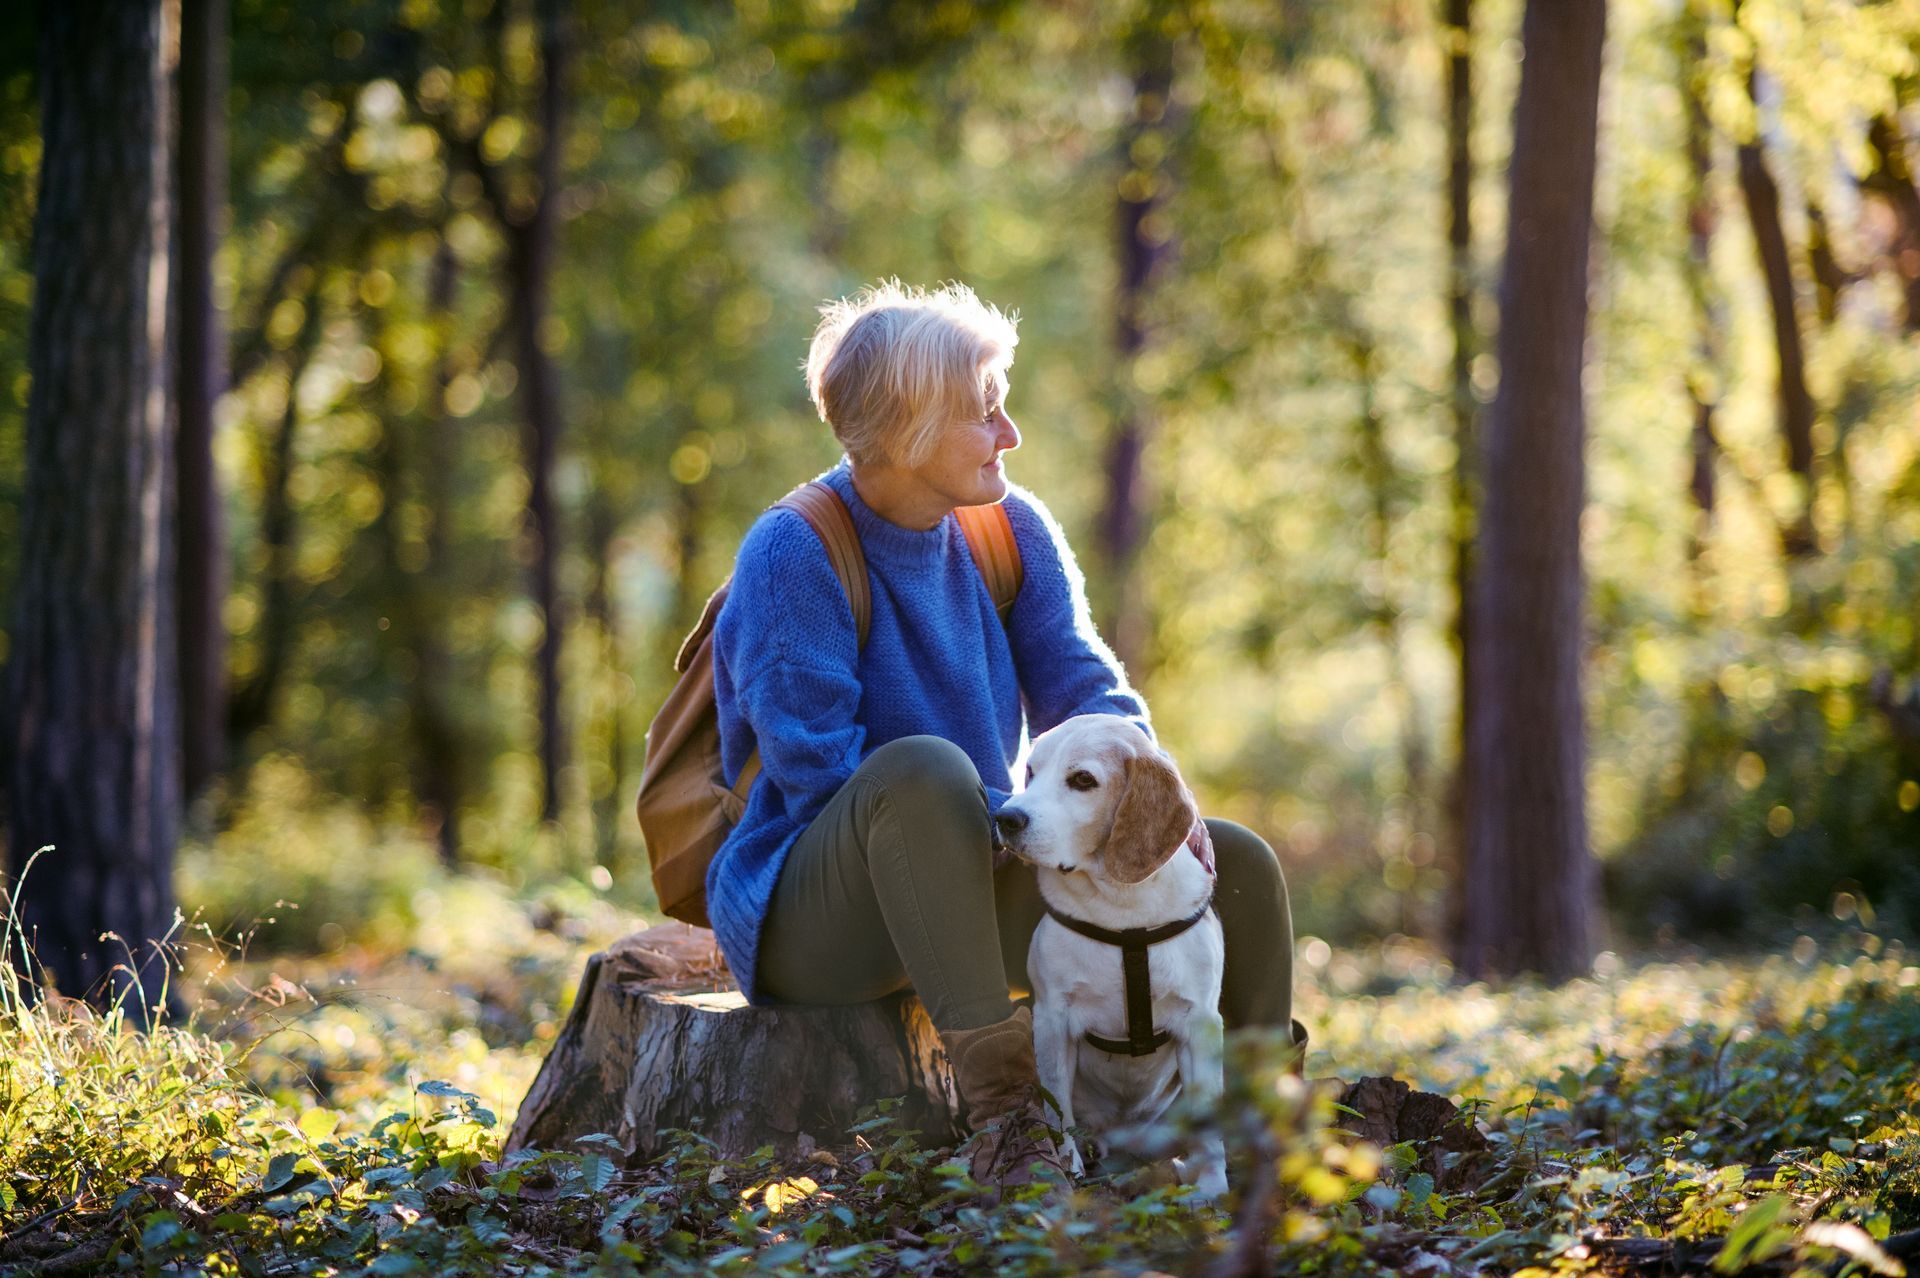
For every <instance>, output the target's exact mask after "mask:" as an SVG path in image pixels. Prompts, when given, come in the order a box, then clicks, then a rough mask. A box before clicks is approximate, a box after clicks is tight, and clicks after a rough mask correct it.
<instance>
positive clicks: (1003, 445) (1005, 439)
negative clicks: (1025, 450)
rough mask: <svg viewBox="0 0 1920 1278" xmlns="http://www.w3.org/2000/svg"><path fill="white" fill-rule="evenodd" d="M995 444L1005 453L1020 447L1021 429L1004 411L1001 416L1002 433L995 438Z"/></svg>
mask: <svg viewBox="0 0 1920 1278" xmlns="http://www.w3.org/2000/svg"><path fill="white" fill-rule="evenodd" d="M993 442H994V446H995V447H997V448H998V449H999V450H1000V451H1001V452H1003V453H1004V452H1009V451H1011V450H1012V449H1015V448H1018V447H1020V428H1019V427H1018V426H1015V425H1014V424H1013V418H1011V417H1009V416H1007V415H1006V413H1005V412H1004V411H1003V412H1002V413H1001V414H1000V433H999V434H998V435H995V436H994V437H993Z"/></svg>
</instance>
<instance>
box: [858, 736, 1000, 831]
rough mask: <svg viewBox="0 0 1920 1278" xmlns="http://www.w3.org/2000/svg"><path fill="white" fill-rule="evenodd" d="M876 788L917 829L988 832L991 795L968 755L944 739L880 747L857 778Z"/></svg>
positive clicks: (915, 739)
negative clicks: (955, 825)
mask: <svg viewBox="0 0 1920 1278" xmlns="http://www.w3.org/2000/svg"><path fill="white" fill-rule="evenodd" d="M856 775H858V776H861V777H865V778H866V779H868V780H870V781H872V782H874V783H876V784H877V785H878V786H879V787H880V789H881V790H882V791H883V792H884V793H885V794H886V796H887V798H888V800H889V801H890V802H891V803H892V804H893V806H894V807H895V808H896V809H897V810H898V811H899V812H901V813H903V814H905V815H906V816H908V817H909V818H910V819H911V820H912V821H914V822H915V823H921V822H928V821H947V820H959V821H964V822H966V823H967V824H969V825H973V824H978V825H979V827H980V830H981V832H982V834H983V835H984V834H985V832H986V829H987V792H986V787H985V786H983V785H982V784H981V782H980V772H979V770H978V769H977V768H975V767H974V766H973V760H972V759H970V758H968V757H967V752H966V751H965V750H962V749H961V748H960V747H959V746H957V745H955V744H954V743H953V742H951V741H948V740H946V739H945V738H944V737H933V736H915V737H899V738H897V739H895V740H893V741H889V742H887V743H886V744H885V745H883V746H880V747H879V748H878V749H876V750H875V751H874V752H873V753H872V754H870V755H868V756H867V757H866V760H865V761H864V762H862V763H861V765H860V768H859V771H858V773H857V774H856Z"/></svg>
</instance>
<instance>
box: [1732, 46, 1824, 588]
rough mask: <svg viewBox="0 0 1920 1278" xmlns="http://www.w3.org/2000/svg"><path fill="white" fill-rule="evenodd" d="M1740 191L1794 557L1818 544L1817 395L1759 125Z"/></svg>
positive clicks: (1784, 533)
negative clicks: (1767, 338)
mask: <svg viewBox="0 0 1920 1278" xmlns="http://www.w3.org/2000/svg"><path fill="white" fill-rule="evenodd" d="M1758 78H1759V72H1758V71H1757V70H1756V71H1749V72H1748V74H1747V96H1748V97H1749V98H1750V99H1751V100H1752V102H1753V109H1754V112H1755V114H1756V115H1757V114H1758V113H1759V111H1760V95H1759V92H1758V88H1757V81H1758ZM1738 156H1739V171H1740V194H1741V197H1742V198H1743V199H1745V201H1746V205H1747V219H1748V221H1749V222H1750V223H1751V224H1752V226H1753V246H1754V249H1755V251H1756V252H1757V253H1758V254H1759V257H1760V272H1761V274H1762V275H1763V276H1764V277H1765V279H1766V284H1767V304H1768V307H1769V309H1770V312H1771V314H1772V316H1773V346H1774V351H1775V354H1776V356H1777V358H1778V363H1779V369H1780V381H1779V414H1780V438H1781V442H1782V443H1783V444H1784V445H1785V446H1786V453H1787V469H1788V471H1789V472H1791V473H1792V475H1793V478H1794V489H1795V493H1796V504H1797V505H1798V509H1796V510H1794V511H1791V512H1789V514H1788V517H1787V520H1786V521H1785V522H1784V523H1783V524H1782V525H1781V531H1780V545H1781V549H1782V550H1784V551H1785V552H1786V553H1787V554H1788V555H1789V556H1792V557H1796V558H1798V557H1804V556H1806V555H1811V554H1813V553H1814V551H1815V550H1816V549H1818V545H1817V543H1816V542H1815V540H1814V535H1813V510H1812V505H1813V395H1812V394H1811V393H1810V392H1809V391H1808V390H1807V359H1806V351H1805V348H1804V347H1803V346H1802V344H1801V340H1800V317H1799V314H1798V312H1797V308H1796V306H1795V303H1794V290H1793V262H1792V259H1791V257H1790V256H1789V255H1788V253H1787V236H1786V231H1785V229H1784V228H1783V227H1782V225H1781V222H1780V187H1779V184H1778V183H1776V182H1775V181H1774V180H1773V173H1772V171H1771V170H1770V169H1769V168H1768V167H1767V154H1766V151H1765V149H1764V148H1763V147H1762V145H1761V136H1760V131H1759V128H1758V126H1757V125H1756V126H1755V129H1754V135H1753V137H1752V138H1750V139H1748V140H1747V141H1745V142H1742V143H1740V144H1739V148H1738Z"/></svg>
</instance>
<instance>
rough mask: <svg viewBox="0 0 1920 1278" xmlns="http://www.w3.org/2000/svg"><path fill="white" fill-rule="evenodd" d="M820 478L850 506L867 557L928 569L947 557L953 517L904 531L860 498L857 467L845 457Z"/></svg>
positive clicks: (849, 510) (854, 524)
mask: <svg viewBox="0 0 1920 1278" xmlns="http://www.w3.org/2000/svg"><path fill="white" fill-rule="evenodd" d="M820 478H821V479H822V480H823V481H824V482H825V483H826V484H827V485H828V486H830V487H831V488H832V489H833V490H834V491H835V492H837V493H839V494H840V498H841V500H843V501H845V502H846V503H847V513H849V514H851V515H852V516H853V526H854V530H855V531H856V532H858V533H859V534H860V549H861V550H862V551H864V552H865V553H866V556H867V558H869V559H872V560H877V561H879V562H881V563H897V564H903V565H907V566H915V567H924V566H928V565H931V564H935V563H938V562H939V561H940V559H941V558H942V557H943V556H944V555H945V554H946V549H947V545H948V533H949V532H950V531H951V529H952V526H953V516H952V515H951V514H949V515H947V516H946V517H945V518H943V519H941V521H940V522H939V523H937V524H935V525H934V526H933V527H931V528H928V529H926V530H924V531H922V530H921V529H918V528H902V527H901V526H900V525H899V524H896V523H893V522H892V521H890V520H888V519H886V518H885V517H883V516H882V515H880V514H879V512H877V511H875V510H874V509H873V507H871V506H869V505H867V503H866V502H864V501H862V500H861V499H860V492H859V490H858V489H856V488H855V487H854V486H853V465H852V463H851V462H849V461H848V460H847V459H846V458H844V457H842V458H841V459H840V464H839V465H838V466H835V467H834V468H833V469H832V470H830V471H828V472H827V473H826V474H824V475H822V476H821V477H820Z"/></svg>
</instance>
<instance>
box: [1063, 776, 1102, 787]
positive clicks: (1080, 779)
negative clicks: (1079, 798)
mask: <svg viewBox="0 0 1920 1278" xmlns="http://www.w3.org/2000/svg"><path fill="white" fill-rule="evenodd" d="M1099 784H1100V783H1099V782H1098V781H1096V780H1094V776H1093V773H1091V772H1069V773H1068V774H1067V789H1069V790H1091V789H1093V788H1094V787H1095V786H1097V785H1099Z"/></svg>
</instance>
